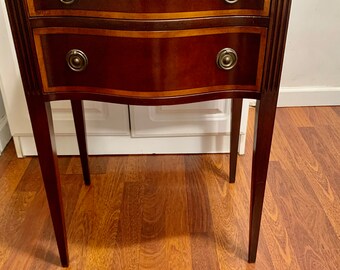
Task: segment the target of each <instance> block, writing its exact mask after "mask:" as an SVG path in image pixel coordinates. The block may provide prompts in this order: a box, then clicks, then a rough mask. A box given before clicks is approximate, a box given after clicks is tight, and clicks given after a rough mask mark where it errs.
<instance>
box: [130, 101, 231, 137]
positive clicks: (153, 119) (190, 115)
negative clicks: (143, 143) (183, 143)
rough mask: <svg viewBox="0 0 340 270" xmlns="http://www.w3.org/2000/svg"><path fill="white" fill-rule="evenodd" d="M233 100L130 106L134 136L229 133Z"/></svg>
mask: <svg viewBox="0 0 340 270" xmlns="http://www.w3.org/2000/svg"><path fill="white" fill-rule="evenodd" d="M229 111H230V102H226V101H225V100H217V101H207V102H198V103H192V104H185V105H173V106H155V107H153V106H150V107H145V106H130V116H131V134H132V136H133V137H160V136H198V135H209V134H210V135H215V134H226V132H227V131H228V130H230V112H229Z"/></svg>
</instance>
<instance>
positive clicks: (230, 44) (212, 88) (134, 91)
mask: <svg viewBox="0 0 340 270" xmlns="http://www.w3.org/2000/svg"><path fill="white" fill-rule="evenodd" d="M34 39H35V44H36V50H37V55H38V62H39V66H40V71H41V75H42V82H43V87H44V92H70V91H71V92H72V91H82V92H95V93H106V94H111V95H117V96H127V97H146V98H148V97H150V98H154V97H166V96H169V97H171V96H179V95H181V96H185V95H191V94H200V93H207V92H216V91H225V90H237V89H242V90H250V91H259V89H260V84H261V77H262V65H263V61H264V50H265V43H266V29H265V28H259V27H225V28H208V29H198V30H197V29H195V30H177V31H155V32H144V31H116V30H100V29H84V28H40V29H39V28H37V29H35V30H34ZM224 48H230V49H233V50H234V51H235V52H236V54H237V63H236V65H235V66H234V67H233V68H232V69H230V70H223V69H221V68H219V67H218V65H217V55H218V53H219V52H220V51H221V50H222V49H224ZM74 49H76V50H79V52H80V53H81V54H84V56H82V57H85V58H87V63H88V64H87V66H86V68H85V69H84V70H82V71H74V70H72V69H71V68H70V66H69V63H68V62H67V60H66V58H67V55H69V54H68V53H69V52H72V51H74ZM85 55H86V56H85ZM83 62H85V61H83ZM71 66H72V65H71Z"/></svg>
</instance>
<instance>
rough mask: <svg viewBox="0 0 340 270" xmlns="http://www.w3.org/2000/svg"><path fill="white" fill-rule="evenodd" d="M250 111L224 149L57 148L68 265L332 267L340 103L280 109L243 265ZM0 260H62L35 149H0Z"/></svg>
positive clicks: (339, 190) (25, 265)
mask: <svg viewBox="0 0 340 270" xmlns="http://www.w3.org/2000/svg"><path fill="white" fill-rule="evenodd" d="M253 120H254V111H253V110H251V113H250V120H249V122H250V123H249V129H248V133H247V147H246V155H244V156H241V157H239V159H238V168H237V172H236V183H235V184H229V183H228V181H227V180H228V171H229V167H228V166H229V162H228V161H229V156H228V155H222V154H215V155H211V154H210V155H149V156H112V157H90V159H89V161H90V168H91V177H92V184H91V186H90V187H87V186H85V185H84V184H83V179H82V175H81V165H80V160H79V158H78V157H62V158H59V165H60V170H61V174H62V189H63V198H64V205H65V214H66V226H67V232H68V238H69V253H70V269H162V270H165V269H179V270H182V269H208V270H214V269H247V270H250V269H259V270H265V269H294V270H295V269H306V270H307V269H308V270H309V269H315V270H321V269H340V199H339V196H340V107H319V108H315V107H310V108H289V109H286V108H280V109H278V111H277V118H276V125H275V131H274V139H273V146H272V153H271V159H270V160H271V161H270V167H269V173H268V184H267V189H266V195H265V202H264V209H263V218H262V227H261V235H260V242H259V250H258V258H257V262H256V264H254V265H251V264H248V263H247V262H246V259H247V246H248V218H249V217H248V216H249V188H250V168H251V157H252V153H251V149H252V137H253ZM0 268H1V269H6V270H7V269H16V270H17V269H60V268H61V267H60V262H59V258H58V253H57V246H56V242H55V238H54V234H53V230H52V222H51V219H50V216H49V211H48V205H47V201H46V197H45V193H44V189H43V184H42V179H41V175H40V170H39V164H38V160H37V158H30V157H29V158H24V159H17V158H16V156H15V150H14V146H13V144H10V145H9V146H8V147H7V149H6V151H5V152H4V153H3V155H2V156H0Z"/></svg>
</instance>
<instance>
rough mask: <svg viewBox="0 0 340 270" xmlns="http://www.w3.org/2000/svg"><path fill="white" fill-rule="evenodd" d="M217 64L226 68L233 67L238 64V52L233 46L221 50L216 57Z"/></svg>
mask: <svg viewBox="0 0 340 270" xmlns="http://www.w3.org/2000/svg"><path fill="white" fill-rule="evenodd" d="M216 64H217V66H218V67H219V68H221V69H224V70H231V69H233V68H234V67H235V66H236V64H237V53H236V52H235V51H234V50H233V49H231V48H224V49H222V50H220V51H219V53H218V54H217V57H216Z"/></svg>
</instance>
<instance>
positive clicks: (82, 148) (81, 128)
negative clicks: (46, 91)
mask: <svg viewBox="0 0 340 270" xmlns="http://www.w3.org/2000/svg"><path fill="white" fill-rule="evenodd" d="M71 105H72V112H73V118H74V124H75V127H76V134H77V140H78V147H79V153H80V160H81V166H82V169H83V176H84V182H85V185H87V186H89V185H90V184H91V180H90V170H89V161H88V155H87V145H86V133H85V130H86V126H85V119H84V105H83V101H82V100H71Z"/></svg>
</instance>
